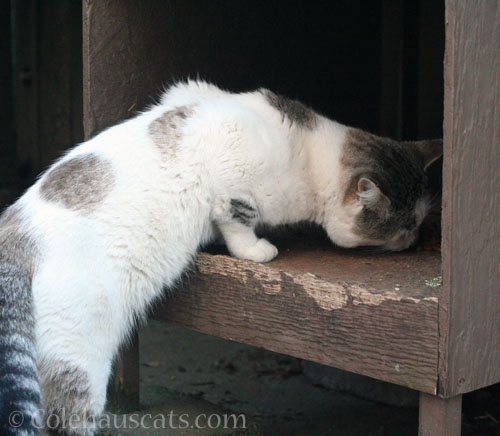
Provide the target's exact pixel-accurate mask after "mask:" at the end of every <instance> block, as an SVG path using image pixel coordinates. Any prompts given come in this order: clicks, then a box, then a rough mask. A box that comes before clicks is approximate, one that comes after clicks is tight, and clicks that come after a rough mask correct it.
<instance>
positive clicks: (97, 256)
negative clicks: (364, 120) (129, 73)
mask: <svg viewBox="0 0 500 436" xmlns="http://www.w3.org/2000/svg"><path fill="white" fill-rule="evenodd" d="M441 151H442V143H441V141H425V142H408V143H401V142H396V141H393V140H390V139H387V138H380V137H377V136H375V135H372V134H369V133H366V132H364V131H362V130H359V129H353V128H349V127H346V126H343V125H341V124H339V123H337V122H334V121H331V120H329V119H327V118H325V117H323V116H321V115H319V114H317V113H315V112H313V111H312V110H311V109H309V108H308V107H306V106H304V105H302V104H301V103H299V102H297V101H292V100H289V99H287V98H284V97H281V96H279V95H276V94H274V93H272V92H270V91H268V90H265V89H260V90H257V91H255V92H248V93H240V94H235V93H230V92H226V91H223V90H221V89H219V88H217V87H216V86H213V85H210V84H207V83H204V82H200V81H197V82H192V81H191V82H188V83H181V84H177V85H175V86H172V87H171V88H170V89H168V90H167V91H166V92H165V93H164V94H163V96H162V98H161V101H160V103H159V104H157V105H155V106H154V107H152V108H150V109H149V110H147V111H145V112H143V113H141V114H140V115H138V116H136V117H135V118H133V119H130V120H128V121H125V122H123V123H121V124H119V125H117V126H114V127H112V128H110V129H108V130H106V131H104V132H102V133H100V134H99V135H97V136H96V137H94V138H93V139H91V140H89V141H87V142H85V143H83V144H80V145H79V146H77V147H75V148H74V149H72V150H70V151H69V152H68V153H67V154H66V155H65V156H64V157H63V158H61V159H60V160H59V161H57V162H56V163H55V164H54V165H52V166H51V167H50V168H49V169H48V171H46V172H45V173H44V174H43V175H42V176H41V177H40V179H39V180H38V181H37V182H36V183H35V184H34V185H33V186H32V187H31V188H30V189H29V190H28V191H27V192H26V193H25V194H24V195H23V196H22V197H21V198H20V199H19V200H18V201H17V202H16V203H15V204H14V205H12V206H11V207H10V208H8V209H7V210H6V211H5V212H4V214H3V215H2V217H1V219H0V250H1V251H0V432H1V434H2V435H5V436H7V435H17V436H18V435H34V434H36V429H35V427H36V426H37V425H35V424H36V423H39V422H41V421H42V420H43V417H44V416H45V417H47V416H49V415H52V414H56V415H57V414H59V415H60V416H61V419H60V420H59V428H60V429H61V430H62V429H66V431H67V432H68V433H69V434H75V435H92V434H93V433H94V418H95V417H97V416H99V415H100V414H101V413H102V411H103V409H104V405H105V402H106V384H107V381H108V378H109V374H110V369H111V364H112V361H113V358H114V357H115V354H116V352H117V349H118V347H119V345H120V344H121V343H122V342H123V341H124V340H125V339H126V338H127V335H128V334H129V333H130V331H131V329H132V328H133V326H134V323H135V320H136V319H137V318H141V317H143V316H144V314H145V312H146V310H147V309H148V307H150V305H151V303H152V302H153V301H154V300H155V299H156V298H157V297H159V296H160V295H162V290H163V289H164V288H165V287H168V286H171V285H172V284H173V283H174V282H175V281H176V279H178V278H179V276H180V275H181V273H182V272H183V271H184V270H185V269H186V267H187V266H188V265H189V264H190V263H191V262H192V260H193V258H194V256H195V255H196V253H197V250H198V248H199V247H200V245H202V244H205V243H207V242H209V241H211V240H212V239H213V238H214V237H215V234H216V233H219V232H220V234H221V235H222V236H223V238H224V241H225V243H226V245H227V247H228V249H229V252H230V253H231V254H232V255H233V256H236V257H239V258H242V259H250V260H253V261H256V262H267V261H270V260H271V259H273V258H274V257H275V256H276V255H277V253H278V251H277V249H276V247H274V246H273V245H272V244H271V243H270V242H268V241H267V240H266V239H259V238H258V237H257V236H256V235H255V232H254V228H255V226H256V225H257V224H262V223H264V224H267V225H279V224H284V223H295V222H299V221H313V222H315V223H318V224H320V225H321V226H323V227H324V228H325V230H326V232H327V233H328V235H329V237H330V238H331V240H332V241H333V242H334V243H336V244H338V245H340V246H343V247H356V246H360V245H374V246H381V247H384V248H386V249H390V250H402V249H405V248H407V247H408V246H409V245H411V244H412V243H413V241H414V240H415V238H416V235H417V229H418V227H419V225H420V223H421V222H422V220H423V219H424V217H425V215H426V213H427V210H428V207H429V197H428V193H427V185H426V184H427V182H426V180H427V179H426V174H425V168H426V166H427V165H428V164H429V163H430V162H432V161H433V160H434V159H436V158H437V157H438V156H439V155H440V154H441ZM40 410H41V411H42V412H40ZM13 411H20V412H22V413H23V414H24V423H23V424H22V425H21V426H19V427H17V428H14V427H12V426H10V425H9V424H8V417H9V415H10V414H11V413H12V412H13ZM63 412H64V413H63ZM75 414H76V416H79V417H80V419H75V418H74V416H73V415H75ZM70 416H73V418H72V421H71V422H69V421H68V420H67V419H66V421H65V419H64V417H70Z"/></svg>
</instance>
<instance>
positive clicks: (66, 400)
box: [38, 361, 100, 435]
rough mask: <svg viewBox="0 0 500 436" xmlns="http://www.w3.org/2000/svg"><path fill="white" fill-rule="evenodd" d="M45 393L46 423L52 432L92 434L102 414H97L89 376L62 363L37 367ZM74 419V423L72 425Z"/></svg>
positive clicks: (43, 363) (43, 396)
mask: <svg viewBox="0 0 500 436" xmlns="http://www.w3.org/2000/svg"><path fill="white" fill-rule="evenodd" d="M38 373H39V377H40V385H41V389H42V398H43V401H42V410H43V411H44V413H45V416H44V420H43V422H44V423H47V424H48V427H49V429H51V430H63V429H64V430H67V431H68V433H70V434H79V435H80V434H81V435H86V434H92V429H93V427H94V422H95V420H96V418H98V416H97V415H96V413H99V412H100V411H95V410H94V404H93V397H92V391H91V386H90V380H89V377H88V375H87V373H86V372H85V371H84V370H82V369H80V368H77V367H75V366H72V365H70V364H68V363H66V362H62V361H56V362H54V361H51V362H48V361H47V362H42V363H41V364H40V365H39V367H38ZM71 416H73V418H72V422H69V419H70V417H71Z"/></svg>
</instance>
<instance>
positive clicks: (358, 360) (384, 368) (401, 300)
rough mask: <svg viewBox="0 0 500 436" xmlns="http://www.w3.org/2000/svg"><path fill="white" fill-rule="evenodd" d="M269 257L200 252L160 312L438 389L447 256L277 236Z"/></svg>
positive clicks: (189, 323)
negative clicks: (343, 246)
mask: <svg viewBox="0 0 500 436" xmlns="http://www.w3.org/2000/svg"><path fill="white" fill-rule="evenodd" d="M271 239H272V240H273V242H274V243H276V245H277V246H278V248H279V249H280V254H279V256H278V258H277V259H275V260H274V261H273V262H270V263H268V264H257V263H254V262H250V261H243V260H238V259H235V258H232V257H229V256H227V255H224V254H213V253H217V252H218V249H217V248H216V249H212V250H211V253H206V252H205V253H201V254H200V255H199V257H198V259H197V261H196V265H195V267H194V268H193V270H192V273H191V274H188V278H186V279H185V282H184V284H183V286H182V288H181V289H178V290H176V291H175V292H174V293H172V294H171V295H170V296H169V297H168V300H167V302H166V304H163V305H160V306H159V307H158V308H157V310H156V313H155V317H156V318H159V319H163V320H168V321H171V322H174V323H176V324H180V325H183V326H185V327H188V328H192V329H195V330H198V331H201V332H204V333H208V334H212V335H216V336H220V337H224V338H227V339H232V340H236V341H239V342H244V343H248V344H251V345H256V346H260V347H264V348H266V349H269V350H273V351H277V352H281V353H286V354H289V355H293V356H296V357H301V358H305V359H309V360H313V361H316V362H319V363H323V364H327V365H331V366H334V367H337V368H341V369H345V370H349V371H352V372H356V373H358V374H364V375H367V376H371V377H374V378H377V379H381V380H386V381H390V382H392V383H397V384H401V385H404V386H408V387H411V388H414V389H417V390H420V391H423V392H428V393H435V392H436V388H437V359H438V355H437V349H438V344H437V332H438V324H437V321H438V317H437V312H438V293H439V290H440V287H439V286H436V284H437V282H438V278H439V277H440V274H441V273H440V268H441V256H440V254H439V253H435V252H424V251H408V252H404V253H399V254H395V253H387V254H367V253H363V252H357V251H355V250H342V249H339V248H335V247H333V246H332V245H331V244H330V243H329V242H328V241H326V240H325V239H324V238H320V239H318V238H317V237H314V238H313V239H311V237H310V236H309V235H298V236H296V237H295V238H289V239H286V240H285V239H281V238H274V239H273V238H271Z"/></svg>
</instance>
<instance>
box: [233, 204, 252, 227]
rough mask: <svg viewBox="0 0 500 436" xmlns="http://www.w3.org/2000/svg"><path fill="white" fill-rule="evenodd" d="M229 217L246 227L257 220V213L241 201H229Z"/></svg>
mask: <svg viewBox="0 0 500 436" xmlns="http://www.w3.org/2000/svg"><path fill="white" fill-rule="evenodd" d="M230 204H231V216H232V218H233V219H235V220H236V221H239V222H240V223H241V224H244V225H246V226H251V225H252V223H253V222H254V221H255V220H256V219H257V211H256V210H255V208H253V207H252V206H250V205H249V204H248V203H246V202H245V201H243V200H237V199H234V198H232V199H231V202H230Z"/></svg>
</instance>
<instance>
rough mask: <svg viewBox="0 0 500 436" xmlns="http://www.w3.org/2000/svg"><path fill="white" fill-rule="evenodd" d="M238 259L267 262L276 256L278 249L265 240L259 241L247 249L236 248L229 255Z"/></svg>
mask: <svg viewBox="0 0 500 436" xmlns="http://www.w3.org/2000/svg"><path fill="white" fill-rule="evenodd" d="M231 254H232V255H233V256H235V257H237V258H239V259H246V260H253V261H254V262H269V261H270V260H273V259H274V258H275V257H276V256H277V255H278V249H277V248H276V247H275V246H274V245H273V244H271V243H270V242H269V241H268V240H267V239H259V240H258V241H257V242H256V243H255V244H254V245H251V246H249V247H238V249H237V250H233V252H232V253H231Z"/></svg>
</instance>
